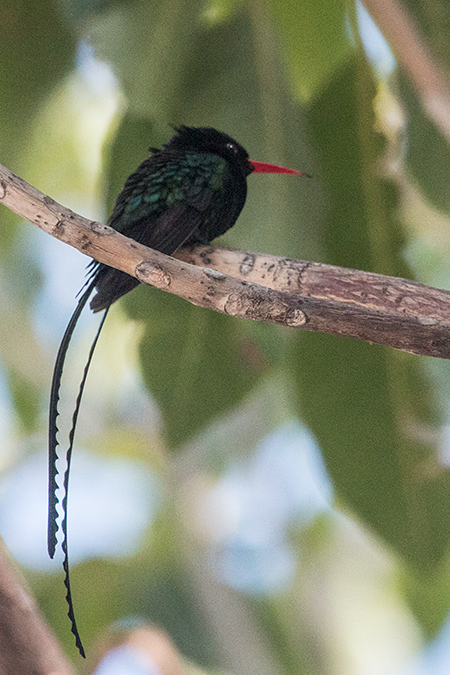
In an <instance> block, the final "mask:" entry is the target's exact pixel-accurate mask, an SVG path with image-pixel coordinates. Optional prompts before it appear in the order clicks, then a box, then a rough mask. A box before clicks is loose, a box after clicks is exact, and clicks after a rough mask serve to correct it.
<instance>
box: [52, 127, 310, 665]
mask: <svg viewBox="0 0 450 675" xmlns="http://www.w3.org/2000/svg"><path fill="white" fill-rule="evenodd" d="M174 131H175V134H174V135H173V136H172V138H170V140H169V141H168V142H167V143H166V144H165V145H163V147H162V148H161V149H158V148H149V151H150V156H149V157H148V159H146V160H145V161H143V162H142V163H141V164H140V165H139V167H138V168H137V169H136V171H134V172H133V173H132V174H131V175H130V176H129V177H128V178H127V180H126V182H125V185H124V187H123V189H122V191H121V192H120V194H119V195H118V197H117V199H116V203H115V206H114V208H113V211H112V213H111V216H110V218H109V220H108V223H107V224H108V225H109V226H110V227H112V228H113V229H115V230H117V231H118V232H120V233H122V234H124V235H125V236H127V237H130V238H131V239H134V240H135V241H137V242H139V243H141V244H143V245H144V246H148V247H149V248H152V249H154V250H157V251H160V252H161V253H165V254H166V255H172V254H173V253H174V252H175V251H176V250H177V249H179V248H181V247H185V246H192V245H195V244H209V243H211V241H212V240H213V239H215V238H216V237H218V236H220V235H222V234H224V233H225V232H226V231H227V230H229V229H230V228H231V227H232V226H233V225H234V224H235V222H236V220H237V218H238V216H239V214H240V213H241V211H242V209H243V207H244V204H245V201H246V197H247V178H248V177H249V176H250V175H251V174H252V173H282V174H293V175H297V176H308V174H306V173H304V172H302V171H297V170H295V169H288V168H286V167H283V166H278V165H275V164H266V163H264V162H257V161H255V160H251V159H250V158H249V155H248V153H247V151H246V150H245V149H244V148H243V147H242V145H240V144H239V143H238V142H237V141H235V140H234V139H233V138H232V137H231V136H229V135H228V134H225V133H223V132H221V131H218V130H217V129H214V128H212V127H191V126H185V125H182V126H179V127H174ZM139 283H140V282H139V281H138V280H137V279H135V278H134V277H132V276H130V275H128V274H126V273H125V272H122V271H120V270H117V269H115V268H113V267H110V266H108V265H105V264H104V263H99V262H97V261H95V260H92V261H91V263H90V264H89V265H88V279H87V281H86V283H85V285H84V286H83V287H82V288H81V290H80V292H79V294H78V296H79V299H78V303H77V305H76V307H75V310H74V312H73V314H72V316H71V318H70V321H69V323H68V325H67V328H66V330H65V333H64V336H63V338H62V341H61V343H60V346H59V350H58V354H57V358H56V362H55V367H54V371H53V378H52V387H51V394H50V408H49V446H48V452H49V473H48V530H47V547H48V553H49V555H50V557H51V558H53V556H54V554H55V550H56V545H57V531H58V525H57V517H58V513H57V503H58V499H57V495H56V491H57V488H58V484H57V475H58V471H57V467H56V462H57V459H58V453H57V448H58V444H59V443H58V439H57V434H58V427H57V417H58V402H59V389H60V383H61V378H62V372H63V368H64V362H65V358H66V353H67V350H68V347H69V343H70V340H71V337H72V334H73V332H74V330H75V326H76V324H77V321H78V319H79V317H80V315H81V312H82V311H83V309H84V307H85V305H86V304H87V302H88V300H89V298H90V297H91V296H92V294H93V293H94V291H95V295H94V296H93V298H92V300H91V302H90V308H91V309H92V311H93V312H100V311H102V310H104V314H103V317H102V320H101V322H100V324H99V327H98V330H97V333H96V335H95V338H94V340H93V343H92V345H91V348H90V351H89V355H88V359H87V362H86V365H85V368H84V373H83V377H82V380H81V383H80V387H79V392H78V397H77V400H76V404H75V409H74V413H73V417H72V428H71V430H70V433H69V443H68V449H67V453H66V470H65V473H64V480H63V499H62V502H61V505H62V523H61V532H62V544H61V547H62V550H63V554H64V562H63V567H64V571H65V579H64V583H65V587H66V599H67V602H68V607H69V609H68V616H69V619H70V621H71V629H72V633H73V634H74V636H75V642H76V646H77V647H78V650H79V652H80V654H81V655H82V656H83V657H84V656H85V652H84V648H83V644H82V641H81V638H80V634H79V631H78V627H77V622H76V619H75V614H74V608H73V602H72V594H71V587H70V575H69V553H68V543H67V499H68V493H69V475H70V465H71V459H72V450H73V445H74V438H75V430H76V426H77V420H78V414H79V410H80V404H81V399H82V395H83V390H84V386H85V383H86V378H87V375H88V371H89V367H90V364H91V361H92V357H93V354H94V350H95V347H96V345H97V341H98V338H99V335H100V332H101V330H102V328H103V325H104V322H105V319H106V316H107V314H108V310H109V308H110V307H111V305H112V304H113V303H114V302H116V300H118V299H119V298H121V297H122V296H123V295H125V294H126V293H129V292H130V291H131V290H133V289H134V288H135V287H136V286H138V285H139Z"/></svg>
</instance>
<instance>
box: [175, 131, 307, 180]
mask: <svg viewBox="0 0 450 675" xmlns="http://www.w3.org/2000/svg"><path fill="white" fill-rule="evenodd" d="M175 131H176V132H177V133H176V134H175V136H173V137H172V138H171V139H170V141H169V142H168V143H166V145H165V146H164V149H165V150H177V151H180V150H181V151H182V150H190V151H196V152H210V153H212V154H214V155H220V157H223V158H224V159H226V160H227V161H228V162H230V164H232V165H234V166H236V167H237V168H239V170H240V171H241V172H242V173H243V174H244V176H245V177H247V176H249V175H250V174H251V173H253V172H255V173H289V174H295V175H297V176H307V175H308V174H306V173H303V172H301V171H296V170H295V169H287V168H285V167H284V166H277V165H276V164H265V163H264V162H256V161H254V160H252V159H250V158H249V156H248V153H247V151H246V150H245V148H243V147H242V145H241V144H240V143H238V142H237V141H235V140H234V138H231V136H228V134H224V133H223V132H222V131H217V129H214V128H213V127H187V126H184V125H183V126H180V127H175Z"/></svg>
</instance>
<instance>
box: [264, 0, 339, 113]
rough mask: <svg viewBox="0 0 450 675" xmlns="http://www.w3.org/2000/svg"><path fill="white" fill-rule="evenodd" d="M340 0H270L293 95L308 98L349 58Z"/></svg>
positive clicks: (316, 94) (303, 98)
mask: <svg viewBox="0 0 450 675" xmlns="http://www.w3.org/2000/svg"><path fill="white" fill-rule="evenodd" d="M345 5H346V3H345V2H344V0H338V1H337V2H336V1H334V2H329V1H328V0H318V1H317V0H316V1H315V2H311V0H300V1H299V0H271V2H270V6H271V11H272V13H273V17H274V21H275V23H276V25H277V27H278V28H279V35H278V40H279V44H280V48H281V51H282V53H283V55H284V58H285V62H286V67H287V70H288V73H289V76H290V81H291V86H292V91H293V93H294V96H295V97H296V98H298V99H300V100H301V101H305V102H307V101H310V100H311V99H313V98H314V97H315V96H318V95H319V94H320V93H321V92H322V91H323V89H324V88H325V87H326V86H327V85H328V84H329V82H330V80H331V79H332V78H333V77H334V75H335V74H336V71H337V70H339V68H342V66H343V65H344V64H345V62H346V61H348V60H349V59H350V56H351V52H352V45H351V42H350V39H349V31H348V27H347V25H346V11H345Z"/></svg>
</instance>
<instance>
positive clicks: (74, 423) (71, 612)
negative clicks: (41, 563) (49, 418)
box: [61, 287, 109, 658]
mask: <svg viewBox="0 0 450 675" xmlns="http://www.w3.org/2000/svg"><path fill="white" fill-rule="evenodd" d="M91 290H92V289H91V288H90V287H89V288H88V289H87V291H86V293H87V292H89V293H90V292H91ZM83 299H84V295H83V296H82V297H81V298H80V303H81V302H83ZM85 303H86V300H84V303H83V304H85ZM108 310H109V307H107V308H106V310H105V313H104V314H103V317H102V320H101V322H100V325H99V327H98V329H97V333H96V336H95V338H94V341H93V342H92V345H91V348H90V350H89V356H88V360H87V362H86V365H85V368H84V373H83V378H82V380H81V383H80V389H79V391H78V396H77V400H76V404H75V410H74V412H73V417H72V428H71V430H70V434H69V447H68V449H67V454H66V471H65V473H64V497H63V500H62V512H63V519H62V523H61V530H62V535H63V540H62V544H61V548H62V550H63V553H64V561H63V568H64V572H65V576H64V585H65V587H66V591H67V593H66V600H67V604H68V606H69V610H68V612H67V616H68V617H69V619H70V622H71V624H72V633H73V634H74V636H75V644H76V646H77V647H78V651H79V652H80V654H81V656H83V657H84V658H85V656H86V655H85V651H84V648H83V644H82V642H81V638H80V633H79V631H78V626H77V622H76V619H75V612H74V608H73V601H72V593H71V589H70V571H69V548H68V541H67V501H68V495H69V476H70V465H71V462H72V450H73V443H74V439H75V430H76V428H77V421H78V413H79V412H80V405H81V399H82V397H83V391H84V385H85V384H86V379H87V376H88V372H89V367H90V365H91V361H92V357H93V356H94V351H95V347H96V346H97V342H98V339H99V337H100V333H101V331H102V328H103V324H104V323H105V320H106V316H107V314H108Z"/></svg>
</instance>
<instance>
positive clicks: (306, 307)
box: [0, 165, 450, 359]
mask: <svg viewBox="0 0 450 675" xmlns="http://www.w3.org/2000/svg"><path fill="white" fill-rule="evenodd" d="M0 202H1V203H3V204H4V205H5V206H8V207H9V208H10V209H12V210H13V211H15V212H16V213H18V214H19V215H21V216H22V217H23V218H26V219H27V220H29V221H30V222H32V223H34V224H36V225H38V227H40V228H41V229H42V230H44V231H46V232H48V233H49V234H51V235H53V236H54V237H56V238H58V239H60V240H61V241H64V242H65V243H67V244H70V245H71V246H74V247H75V248H77V249H78V250H80V251H81V252H82V253H84V254H86V255H88V256H91V257H93V258H95V259H96V260H99V261H100V262H102V263H105V264H107V265H111V266H112V267H116V268H117V269H120V270H122V271H124V272H127V273H128V274H130V275H131V276H134V277H136V278H137V279H139V281H142V282H144V283H148V284H150V285H152V286H156V287H157V288H160V289H162V290H165V291H168V292H169V293H173V294H175V295H178V296H180V297H182V298H184V299H185V300H188V301H189V302H191V303H192V304H195V305H199V306H201V307H205V308H207V309H213V310H215V311H218V312H223V313H226V314H229V315H231V316H236V317H240V318H245V319H254V320H257V321H265V322H269V323H278V324H282V325H285V326H291V327H298V328H299V327H301V328H304V329H305V330H310V331H320V332H324V333H331V334H334V335H343V336H347V337H352V338H357V339H359V340H365V341H368V342H375V343H378V344H383V345H388V346H391V347H394V348H396V349H401V350H403V351H407V352H412V353H414V354H424V355H428V356H435V357H440V358H446V359H447V358H450V292H448V291H443V290H439V289H436V288H431V287H428V286H424V285H423V284H418V283H415V282H413V281H407V280H405V279H398V278H396V277H387V276H384V275H380V274H372V273H368V272H359V271H356V270H349V269H345V268H342V267H333V266H331V265H321V264H318V263H311V262H305V261H301V260H288V259H284V258H276V257H273V256H267V255H263V254H259V253H248V252H244V251H225V250H224V249H214V248H212V247H197V248H196V249H195V250H193V251H180V252H179V253H178V254H177V258H175V257H170V256H166V255H163V254H162V253H159V252H158V251H153V250H152V249H149V248H146V247H145V246H142V245H141V244H138V243H137V242H135V241H134V240H132V239H128V238H127V237H124V236H123V235H121V234H119V233H118V232H116V231H115V230H113V229H111V228H110V227H107V226H106V225H101V224H100V223H96V222H92V221H89V220H87V219H86V218H83V217H82V216H78V215H76V214H75V213H73V212H72V211H70V210H69V209H66V208H65V207H63V206H61V205H60V204H58V203H56V202H55V201H53V200H52V199H50V197H47V196H46V195H44V194H42V193H41V192H39V191H38V190H36V189H35V188H33V187H32V186H31V185H29V184H28V183H26V182H25V181H24V180H22V179H21V178H18V177H17V176H15V175H14V174H12V173H11V172H10V171H8V169H5V168H4V167H2V166H1V165H0ZM192 263H194V264H192Z"/></svg>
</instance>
